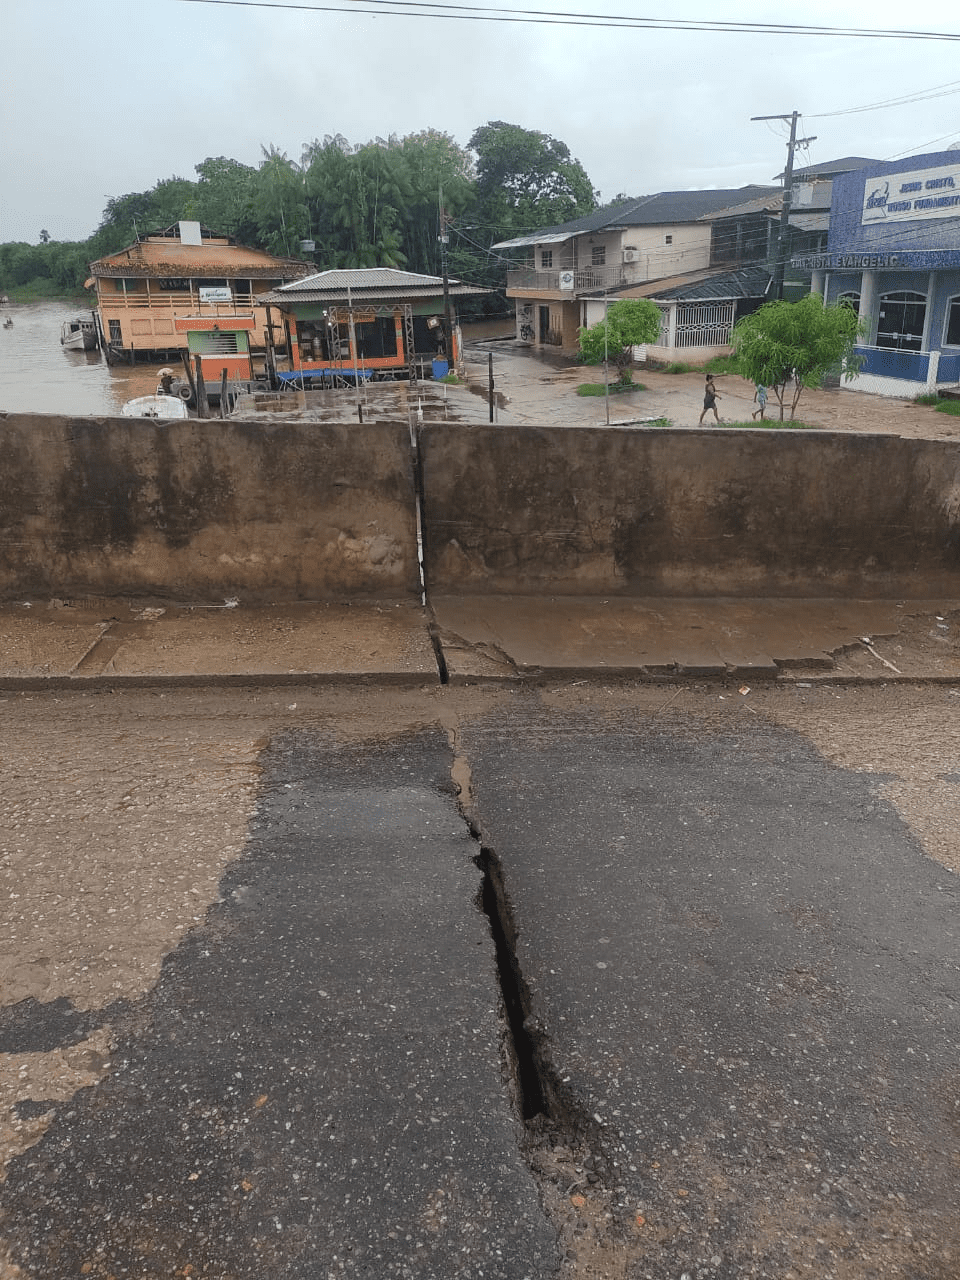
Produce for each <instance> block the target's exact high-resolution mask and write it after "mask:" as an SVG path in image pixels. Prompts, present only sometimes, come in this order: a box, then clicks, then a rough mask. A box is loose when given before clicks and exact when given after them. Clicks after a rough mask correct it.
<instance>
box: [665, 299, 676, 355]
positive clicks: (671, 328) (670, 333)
mask: <svg viewBox="0 0 960 1280" xmlns="http://www.w3.org/2000/svg"><path fill="white" fill-rule="evenodd" d="M676 343H677V304H676V303H675V302H671V303H670V319H669V320H668V321H667V346H668V347H669V348H670V350H671V351H673V350H674V349H675V347H676Z"/></svg>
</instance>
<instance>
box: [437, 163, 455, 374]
mask: <svg viewBox="0 0 960 1280" xmlns="http://www.w3.org/2000/svg"><path fill="white" fill-rule="evenodd" d="M438 196H439V206H440V237H439V239H440V264H441V268H442V273H443V313H444V320H445V322H446V330H447V331H446V342H445V344H444V345H445V347H446V353H447V371H448V372H449V373H453V316H452V314H451V311H450V281H449V279H448V277H447V243H448V241H449V239H450V236H449V235H448V234H447V214H446V210H445V209H444V207H443V187H442V186H441V187H439V188H438Z"/></svg>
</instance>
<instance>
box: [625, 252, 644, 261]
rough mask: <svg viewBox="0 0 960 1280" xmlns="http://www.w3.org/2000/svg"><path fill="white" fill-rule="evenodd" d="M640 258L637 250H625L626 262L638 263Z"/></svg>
mask: <svg viewBox="0 0 960 1280" xmlns="http://www.w3.org/2000/svg"><path fill="white" fill-rule="evenodd" d="M639 257H640V255H639V253H638V252H637V251H636V249H624V251H623V260H624V262H636V261H637V259H638V258H639Z"/></svg>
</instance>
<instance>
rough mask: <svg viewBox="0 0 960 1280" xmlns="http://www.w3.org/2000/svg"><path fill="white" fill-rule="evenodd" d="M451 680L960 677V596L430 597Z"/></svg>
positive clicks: (441, 647) (447, 671)
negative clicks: (943, 598)
mask: <svg viewBox="0 0 960 1280" xmlns="http://www.w3.org/2000/svg"><path fill="white" fill-rule="evenodd" d="M431 606H432V608H433V611H434V615H435V617H436V622H437V628H436V630H437V636H438V639H439V642H440V650H441V653H442V656H443V660H444V667H445V670H446V673H447V675H448V677H449V679H450V680H451V681H452V682H454V683H456V682H458V681H470V680H476V679H482V678H491V677H499V678H503V679H518V678H523V677H535V676H538V675H541V674H542V675H549V676H551V677H556V676H562V675H570V676H580V675H582V676H594V677H599V676H604V675H610V676H613V675H632V676H636V675H649V676H678V675H685V676H700V675H709V676H730V677H732V678H737V679H740V678H742V679H752V680H757V679H771V678H778V677H782V676H787V677H792V678H798V677H799V676H803V675H805V674H818V675H820V674H826V673H829V674H831V675H833V676H856V677H862V678H871V677H872V678H879V679H890V678H893V677H896V676H904V677H909V678H926V679H930V678H937V679H944V678H946V679H953V678H957V677H960V602H957V601H953V602H949V603H945V602H942V601H941V602H933V601H919V600H910V601H891V600H829V599H828V600H822V599H821V600H791V599H786V600H784V599H781V600H743V599H733V600H730V599H708V600H686V599H677V598H675V597H674V598H670V597H660V598H646V599H629V598H624V597H622V596H619V597H618V596H613V597H609V598H607V599H601V598H598V597H596V596H592V597H590V596H588V597H582V596H581V597H574V596H561V597H559V598H557V597H536V598H533V597H528V596H489V595H481V596H433V597H432V598H431Z"/></svg>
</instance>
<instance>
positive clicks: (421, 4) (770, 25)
mask: <svg viewBox="0 0 960 1280" xmlns="http://www.w3.org/2000/svg"><path fill="white" fill-rule="evenodd" d="M361 2H365V3H368V4H375V5H376V7H375V8H359V7H358V4H356V3H355V4H339V5H337V4H297V3H294V2H293V0H282V2H280V3H271V0H175V3H177V4H206V5H214V6H230V7H233V8H241V9H283V10H289V11H292V12H300V13H303V12H306V13H351V14H363V15H366V16H368V17H384V16H391V17H398V18H399V17H402V18H448V19H453V20H459V21H466V22H503V23H507V22H509V23H524V24H528V25H530V24H532V25H539V26H558V27H610V28H619V29H626V30H633V31H706V32H712V33H713V34H715V35H767V36H777V35H779V36H828V37H841V38H853V39H862V40H945V41H960V32H957V31H915V30H904V29H899V28H896V29H894V28H889V29H888V28H881V27H827V26H810V25H805V24H801V23H777V22H716V21H710V20H707V19H683V18H679V19H678V18H632V17H628V16H625V15H623V14H591V13H564V12H562V11H560V10H553V9H529V10H525V11H523V12H522V13H520V12H518V11H517V10H515V9H501V8H494V7H492V6H486V5H454V4H443V3H433V2H432V0H361Z"/></svg>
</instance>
